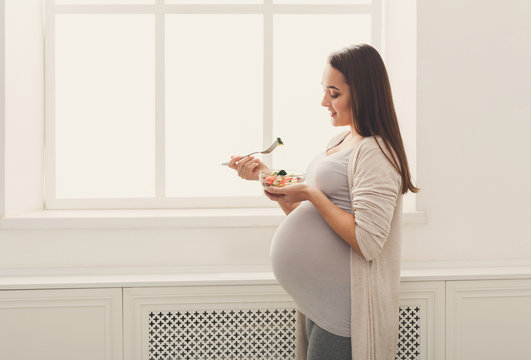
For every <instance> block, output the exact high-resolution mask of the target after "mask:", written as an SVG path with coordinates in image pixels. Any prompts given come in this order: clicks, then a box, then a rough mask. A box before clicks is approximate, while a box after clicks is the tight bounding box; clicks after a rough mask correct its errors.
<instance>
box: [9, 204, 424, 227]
mask: <svg viewBox="0 0 531 360" xmlns="http://www.w3.org/2000/svg"><path fill="white" fill-rule="evenodd" d="M284 217H285V215H284V213H283V212H282V210H281V209H280V208H238V209H149V210H137V209H132V210H42V211H35V212H30V213H26V214H20V215H13V216H7V217H3V218H0V230H26V229H150V228H210V227H275V226H278V225H279V224H280V223H281V221H282V219H283V218H284ZM402 222H403V224H425V223H426V212H425V211H416V212H404V213H403V216H402Z"/></svg>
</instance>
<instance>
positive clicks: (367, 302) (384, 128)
mask: <svg viewBox="0 0 531 360" xmlns="http://www.w3.org/2000/svg"><path fill="white" fill-rule="evenodd" d="M322 85H323V89H324V92H325V93H324V96H323V100H322V103H321V104H322V105H323V106H324V107H326V108H328V110H329V111H330V116H331V118H332V125H333V126H345V127H348V129H347V130H345V131H343V132H341V133H339V134H337V135H336V136H335V137H334V138H333V139H331V140H330V141H329V143H328V145H327V146H326V148H325V149H323V151H322V152H320V153H318V154H317V156H316V157H315V158H314V159H313V160H312V161H311V162H310V164H309V165H308V168H307V169H306V179H307V181H306V183H305V184H294V185H290V186H286V187H281V188H277V187H271V188H268V189H265V194H266V196H267V197H268V198H270V199H271V200H273V201H276V202H277V203H278V204H279V205H280V207H281V208H282V210H283V211H284V212H285V213H286V215H287V216H286V218H285V219H284V221H283V222H282V223H281V224H280V225H279V227H278V228H277V230H276V232H275V234H274V237H273V240H272V244H271V253H270V256H271V262H272V266H273V271H274V273H275V277H276V278H277V280H278V282H279V283H280V285H281V286H282V287H283V288H284V289H285V290H286V292H288V293H289V294H290V296H292V297H293V299H294V300H295V302H296V304H297V324H296V337H297V346H296V356H297V359H298V360H300V359H308V360H336V359H338V360H339V359H352V360H394V358H395V355H396V348H397V344H398V320H399V286H400V249H401V244H400V243H401V213H402V196H403V194H405V193H406V192H407V191H412V192H418V191H419V189H418V188H417V187H415V186H414V185H413V183H412V180H411V176H410V172H409V168H408V163H407V159H406V154H405V151H404V146H403V142H402V138H401V135H400V130H399V127H398V121H397V118H396V114H395V110H394V105H393V99H392V95H391V88H390V85H389V79H388V76H387V71H386V69H385V66H384V63H383V61H382V59H381V57H380V55H379V54H378V52H377V51H376V50H375V49H374V48H373V47H371V46H369V45H365V44H363V45H356V46H350V47H347V48H345V49H342V50H339V51H336V52H333V53H332V54H330V56H329V57H328V62H327V65H326V67H325V69H324V72H323V79H322ZM240 159H241V157H240V156H232V157H231V160H230V162H229V167H231V168H232V169H235V170H237V172H238V175H239V176H240V177H242V178H244V179H247V180H258V172H259V171H260V170H262V169H267V168H268V167H267V165H265V164H264V163H263V162H261V161H260V160H259V159H256V158H253V157H247V158H245V159H241V161H240Z"/></svg>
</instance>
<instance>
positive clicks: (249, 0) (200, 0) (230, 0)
mask: <svg viewBox="0 0 531 360" xmlns="http://www.w3.org/2000/svg"><path fill="white" fill-rule="evenodd" d="M263 2H264V1H263V0H166V4H218V5H220V4H221V5H231V4H262V3H263Z"/></svg>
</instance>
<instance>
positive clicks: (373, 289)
mask: <svg viewBox="0 0 531 360" xmlns="http://www.w3.org/2000/svg"><path fill="white" fill-rule="evenodd" d="M347 134H348V131H345V132H342V133H340V134H338V135H336V136H335V137H334V138H333V139H332V140H331V141H330V142H329V143H328V146H327V150H328V149H329V148H331V147H334V146H336V145H337V144H339V142H340V141H341V140H343V139H344V138H345V137H346V135H347ZM380 144H381V146H382V148H383V149H385V145H384V144H383V141H381V139H380ZM348 182H349V187H350V189H351V190H350V198H351V202H352V213H353V214H354V219H355V220H354V221H355V222H356V238H357V241H358V244H359V246H360V249H361V252H362V253H363V255H364V256H365V258H366V259H367V260H366V259H364V258H363V257H362V256H361V255H360V254H358V253H357V252H356V251H355V250H354V249H353V248H350V286H351V342H352V360H394V359H395V356H396V350H397V344H398V320H399V296H400V293H399V292H400V249H401V246H400V245H401V244H400V243H401V222H402V219H401V218H402V194H401V192H400V189H401V185H402V179H401V177H400V174H398V172H397V171H396V170H395V169H394V167H393V166H392V165H391V164H390V163H389V161H388V160H387V159H386V158H385V156H384V154H383V153H382V151H381V150H380V148H379V147H378V144H377V143H376V140H375V138H374V137H366V138H364V139H363V140H362V141H361V142H360V143H358V145H357V146H356V148H355V150H354V151H353V152H352V155H351V156H350V158H349V164H348ZM384 245H385V246H384ZM305 324H306V318H305V315H304V314H303V313H301V312H300V311H299V310H298V309H297V317H296V359H297V360H306V352H307V348H308V339H307V336H306V326H305Z"/></svg>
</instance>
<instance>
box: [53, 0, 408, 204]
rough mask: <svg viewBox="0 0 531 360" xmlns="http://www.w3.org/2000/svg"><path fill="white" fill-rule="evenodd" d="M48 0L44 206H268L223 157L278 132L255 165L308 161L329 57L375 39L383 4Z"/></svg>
mask: <svg viewBox="0 0 531 360" xmlns="http://www.w3.org/2000/svg"><path fill="white" fill-rule="evenodd" d="M45 5H46V13H45V29H46V30H45V39H46V41H45V44H46V48H45V54H46V56H45V78H46V90H45V101H46V130H47V131H46V141H45V144H46V149H45V151H46V191H45V194H46V208H48V209H97V208H101V209H105V208H186V207H197V208H200V207H203V208H208V207H253V206H254V207H269V206H275V204H272V203H271V202H270V201H269V200H268V199H266V198H265V197H264V196H263V194H262V190H261V189H260V187H259V185H258V184H257V183H256V182H246V181H243V180H241V179H239V178H238V177H237V176H236V175H235V173H234V171H233V170H231V169H228V168H226V167H222V166H221V165H220V163H221V162H224V161H226V160H227V159H228V158H229V156H230V155H231V154H245V153H249V152H252V151H257V150H261V149H264V148H266V147H267V146H269V145H270V144H271V143H272V142H273V141H274V139H275V138H276V137H281V138H282V140H283V141H284V143H285V144H286V146H284V147H280V148H278V149H277V150H275V151H274V152H273V153H272V154H270V155H266V156H264V157H263V159H264V161H265V162H266V163H268V164H269V165H271V166H273V167H282V168H295V169H305V168H306V165H307V163H308V162H309V161H310V160H311V158H312V157H313V156H314V155H315V154H316V153H317V152H319V151H322V149H323V146H324V145H326V143H327V141H328V139H329V138H330V137H331V136H332V135H333V134H335V133H337V132H338V131H339V129H337V128H333V127H332V126H330V124H329V120H328V115H327V111H326V109H324V108H322V107H321V105H320V101H321V85H320V82H321V74H322V70H323V68H324V65H325V61H326V56H327V55H328V53H330V52H331V51H332V50H335V49H338V48H341V47H344V46H346V45H348V44H352V43H362V42H363V43H369V44H372V45H373V46H374V47H376V48H378V49H381V47H382V34H383V30H382V9H381V0H372V1H369V0H365V1H364V0H351V1H348V0H337V1H333V2H332V1H324V0H322V1H316V0H311V1H310V0H307V1H297V0H291V1H289V0H274V1H272V0H264V1H259V0H248V1H245V0H238V1H236V0H232V1H221V0H217V1H214V0H210V1H206V0H205V1H201V2H199V1H184V0H167V1H166V2H164V1H154V0H152V1H149V0H135V1H133V0H129V1H126V0H97V1H96V0H85V1H83V0H60V1H59V0H57V1H53V0H46V4H45ZM409 158H410V161H411V155H410V156H409Z"/></svg>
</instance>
